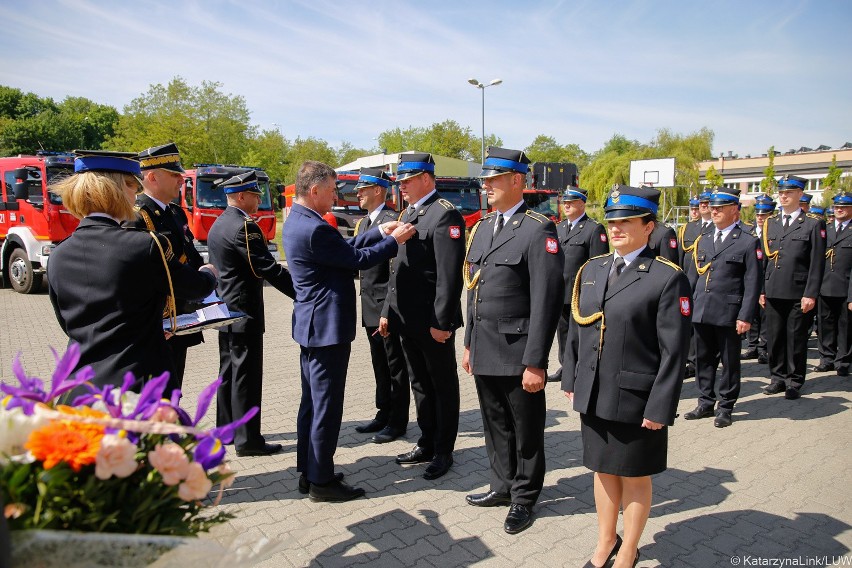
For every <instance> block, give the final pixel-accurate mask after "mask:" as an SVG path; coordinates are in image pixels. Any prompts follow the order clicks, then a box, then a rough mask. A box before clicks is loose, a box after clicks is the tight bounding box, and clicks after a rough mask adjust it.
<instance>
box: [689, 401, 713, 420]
mask: <svg viewBox="0 0 852 568" xmlns="http://www.w3.org/2000/svg"><path fill="white" fill-rule="evenodd" d="M713 414H714V412H713V407H712V406H701V405H700V404H699V405H698V406H696V407H695V410H690V411H689V412H687V413H686V414H684V415H683V417H684V418H685V419H686V420H697V419H699V418H709V417H711V416H713Z"/></svg>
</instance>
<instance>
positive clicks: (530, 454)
mask: <svg viewBox="0 0 852 568" xmlns="http://www.w3.org/2000/svg"><path fill="white" fill-rule="evenodd" d="M474 378H475V380H476V394H477V395H478V396H479V408H480V409H481V410H482V426H483V430H484V431H485V448H486V450H488V461H489V462H490V463H491V491H496V492H498V493H503V494H507V495H511V497H512V503H518V504H519V505H527V506H532V505H535V502H536V501H537V500H538V496H539V494H540V493H541V488H542V485H544V471H545V464H544V419H545V415H546V413H547V407H546V404H545V398H544V390H540V391H538V392H535V393H529V392H527V391H525V390H524V388H523V387H522V386H521V377H520V376H516V377H494V376H487V375H475V376H474Z"/></svg>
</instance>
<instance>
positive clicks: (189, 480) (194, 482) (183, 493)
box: [178, 462, 213, 501]
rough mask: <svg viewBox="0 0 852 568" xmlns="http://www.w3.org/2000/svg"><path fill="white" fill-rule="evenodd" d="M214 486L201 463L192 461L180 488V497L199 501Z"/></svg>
mask: <svg viewBox="0 0 852 568" xmlns="http://www.w3.org/2000/svg"><path fill="white" fill-rule="evenodd" d="M212 488H213V482H212V481H210V479H208V478H207V474H206V473H205V472H204V468H203V467H202V466H201V464H200V463H198V462H192V463H191V464H189V468H188V471H187V475H186V480H185V481H184V482H183V483H181V484H180V487H179V488H178V497H180V498H181V499H183V500H184V501H197V500H199V499H204V498H205V497H206V496H207V494H208V493H210V489H212Z"/></svg>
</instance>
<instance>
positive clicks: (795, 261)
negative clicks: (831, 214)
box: [763, 213, 825, 300]
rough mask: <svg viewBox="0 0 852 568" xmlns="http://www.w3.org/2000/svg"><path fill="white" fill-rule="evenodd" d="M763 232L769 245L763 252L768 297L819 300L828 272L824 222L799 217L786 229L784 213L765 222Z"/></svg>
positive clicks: (765, 285)
mask: <svg viewBox="0 0 852 568" xmlns="http://www.w3.org/2000/svg"><path fill="white" fill-rule="evenodd" d="M763 232H764V237H765V239H766V240H765V242H766V243H767V244H768V245H769V246H768V250H765V251H764V254H765V256H766V259H767V260H766V276H765V280H764V290H765V293H766V296H767V297H768V298H778V299H780V300H798V299H800V298H816V297H817V296H818V295H819V289H820V286H821V285H822V275H823V271H824V269H825V222H824V221H823V220H822V219H821V218H820V217H817V216H816V215H811V214H810V213H799V216H798V217H796V220H795V221H793V222H792V224H791V226H790V228H789V229H784V225H783V220H782V213H776V214H775V215H772V216H771V217H769V218H768V219H767V220H766V221H765V222H764V224H763ZM764 248H766V247H764ZM776 254H777V256H775V255H776Z"/></svg>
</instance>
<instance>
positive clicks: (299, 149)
mask: <svg viewBox="0 0 852 568" xmlns="http://www.w3.org/2000/svg"><path fill="white" fill-rule="evenodd" d="M306 160H317V161H319V162H325V163H326V164H329V165H333V164H334V163H335V162H336V161H337V153H336V152H335V151H334V148H332V147H331V146H329V144H328V142H326V141H325V140H321V139H319V138H313V137H308V138H296V140H295V141H293V144H292V145H291V147H290V151H289V152H287V158H286V166H285V173H284V183H285V184H291V183H293V182H295V181H296V174H297V173H298V172H299V168H300V167H301V166H302V164H303V163H304V162H305V161H306Z"/></svg>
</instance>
